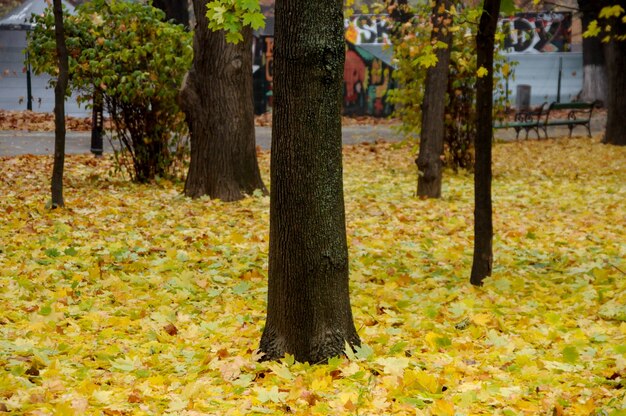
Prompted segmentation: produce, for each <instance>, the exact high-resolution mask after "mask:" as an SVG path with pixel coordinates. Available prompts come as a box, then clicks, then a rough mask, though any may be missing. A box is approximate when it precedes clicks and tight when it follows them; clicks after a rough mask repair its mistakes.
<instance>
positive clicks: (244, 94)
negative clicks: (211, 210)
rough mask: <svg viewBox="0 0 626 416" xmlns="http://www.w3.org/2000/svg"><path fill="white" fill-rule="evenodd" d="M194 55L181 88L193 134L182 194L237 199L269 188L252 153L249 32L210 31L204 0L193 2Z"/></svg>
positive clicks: (252, 119)
mask: <svg viewBox="0 0 626 416" xmlns="http://www.w3.org/2000/svg"><path fill="white" fill-rule="evenodd" d="M194 8H195V13H196V16H198V23H197V25H196V30H195V33H194V59H193V65H192V68H191V69H190V71H189V72H188V73H187V75H186V77H185V80H184V81H183V86H182V89H181V92H180V101H181V106H182V108H183V110H184V112H185V115H186V118H187V123H188V125H189V131H190V134H191V162H190V165H189V172H188V174H187V181H186V183H185V195H187V196H190V197H192V198H197V197H200V196H203V195H208V196H209V197H211V198H216V199H221V200H223V201H235V200H238V199H241V198H243V197H244V196H245V195H246V194H251V193H252V192H254V191H255V190H256V189H260V190H262V191H263V192H267V190H266V188H265V185H264V184H263V180H262V179H261V174H260V172H259V166H258V161H257V156H256V146H255V136H254V109H253V101H252V43H251V42H252V30H251V29H250V28H249V27H248V28H246V29H244V31H243V38H244V40H243V41H242V42H239V43H238V44H236V45H235V44H230V43H227V42H226V38H225V34H224V32H213V31H211V30H209V29H208V24H207V21H206V17H205V15H204V12H205V11H204V9H205V2H204V1H202V0H194Z"/></svg>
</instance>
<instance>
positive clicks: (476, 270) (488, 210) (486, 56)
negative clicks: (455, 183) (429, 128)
mask: <svg viewBox="0 0 626 416" xmlns="http://www.w3.org/2000/svg"><path fill="white" fill-rule="evenodd" d="M499 12H500V0H485V1H484V3H483V12H482V15H481V17H480V23H479V25H478V35H477V36H476V50H477V55H476V65H477V67H478V68H481V67H483V68H485V69H487V70H488V72H487V74H486V75H485V76H483V77H480V78H478V79H477V82H476V110H477V111H476V112H477V115H476V123H477V126H476V145H475V146H476V162H475V164H474V201H475V208H474V258H473V262H472V273H471V276H470V283H472V284H473V285H476V286H482V284H483V280H484V279H485V278H486V277H487V276H490V275H491V268H492V262H493V246H492V243H493V218H492V207H491V142H492V139H493V129H492V127H491V126H492V122H493V120H492V119H493V51H494V47H495V34H496V25H497V22H498V14H499Z"/></svg>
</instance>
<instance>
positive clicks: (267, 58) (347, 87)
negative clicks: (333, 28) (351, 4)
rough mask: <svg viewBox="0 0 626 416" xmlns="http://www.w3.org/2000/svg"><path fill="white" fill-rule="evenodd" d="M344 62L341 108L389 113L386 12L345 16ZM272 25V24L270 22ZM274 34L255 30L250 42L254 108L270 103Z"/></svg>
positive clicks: (347, 112) (351, 111)
mask: <svg viewBox="0 0 626 416" xmlns="http://www.w3.org/2000/svg"><path fill="white" fill-rule="evenodd" d="M345 24H346V63H345V67H344V73H343V81H344V82H343V85H344V101H343V112H344V114H345V115H351V116H364V115H369V116H376V117H384V116H388V115H390V114H391V112H392V111H393V108H392V106H391V105H390V104H389V103H388V101H387V94H388V92H389V90H390V89H391V88H392V87H393V80H392V77H391V75H392V72H393V67H392V66H391V65H390V60H391V58H390V51H389V50H388V49H387V43H388V42H389V33H388V32H389V31H388V20H387V17H386V16H380V17H377V16H373V15H357V16H353V17H352V18H351V19H346V21H345ZM272 26H273V25H272ZM273 50H274V38H273V37H272V36H269V35H265V34H258V35H257V36H256V37H255V38H254V42H253V56H254V61H253V65H254V74H253V80H254V111H255V113H256V114H263V113H265V112H267V111H270V110H271V107H272V81H273V71H274V65H273V62H274V53H273Z"/></svg>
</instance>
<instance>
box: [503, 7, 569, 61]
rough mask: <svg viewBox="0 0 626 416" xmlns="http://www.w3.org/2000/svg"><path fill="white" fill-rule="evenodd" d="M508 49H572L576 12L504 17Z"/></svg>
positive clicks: (534, 51)
mask: <svg viewBox="0 0 626 416" xmlns="http://www.w3.org/2000/svg"><path fill="white" fill-rule="evenodd" d="M498 24H499V25H500V26H501V29H502V31H503V33H504V35H505V38H504V52H507V53H542V52H569V51H570V50H571V44H572V31H571V28H572V14H571V13H569V12H544V13H518V14H516V15H515V16H511V17H506V18H501V19H500V21H499V22H498Z"/></svg>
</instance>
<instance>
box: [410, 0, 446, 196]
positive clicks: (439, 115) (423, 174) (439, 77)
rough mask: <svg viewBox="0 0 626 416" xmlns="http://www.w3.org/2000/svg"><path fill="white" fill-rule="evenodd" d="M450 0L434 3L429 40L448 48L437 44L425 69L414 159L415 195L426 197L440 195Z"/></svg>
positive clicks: (438, 0) (440, 0)
mask: <svg viewBox="0 0 626 416" xmlns="http://www.w3.org/2000/svg"><path fill="white" fill-rule="evenodd" d="M451 5H452V0H437V1H436V2H435V4H434V5H433V13H432V24H433V30H432V32H431V36H430V38H431V44H433V45H434V44H435V43H436V42H438V41H440V42H444V43H445V44H447V45H448V47H447V48H437V49H436V55H437V64H436V65H435V66H433V67H430V68H428V70H427V72H426V88H425V90H424V101H423V104H422V132H421V134H420V149H419V155H418V157H417V159H416V160H415V163H416V164H417V170H418V179H417V195H418V196H420V197H426V198H439V197H441V177H442V173H443V141H444V140H443V139H444V134H445V106H446V100H445V97H446V91H447V88H448V74H449V66H450V48H451V44H452V32H450V31H449V30H448V28H449V27H450V25H451V23H452V21H451V19H452V18H451V16H450V14H449V13H448V11H449V10H450V6H451Z"/></svg>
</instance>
